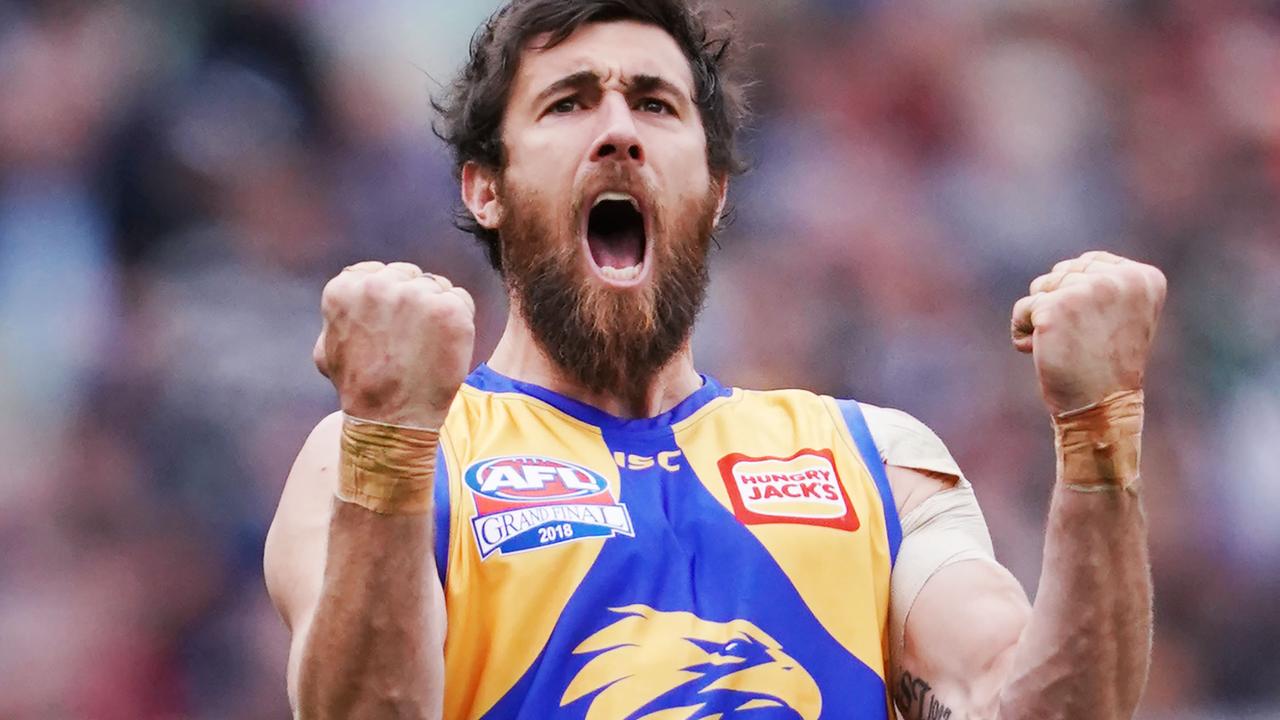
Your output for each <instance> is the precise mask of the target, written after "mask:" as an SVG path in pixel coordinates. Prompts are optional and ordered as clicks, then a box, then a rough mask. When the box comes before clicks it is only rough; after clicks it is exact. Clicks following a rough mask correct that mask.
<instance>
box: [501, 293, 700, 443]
mask: <svg viewBox="0 0 1280 720" xmlns="http://www.w3.org/2000/svg"><path fill="white" fill-rule="evenodd" d="M489 367H491V368H493V370H494V371H496V372H499V373H502V374H503V375H506V376H507V377H509V378H513V379H515V380H519V381H521V382H527V383H531V384H533V385H540V386H542V387H544V388H546V389H548V390H551V391H552V392H556V393H559V394H561V395H564V396H565V397H568V398H572V399H574V400H577V401H578V402H582V403H586V404H588V405H591V406H593V407H596V408H598V409H600V410H603V411H604V412H607V413H609V414H610V415H615V416H617V417H622V418H646V417H654V416H655V415H661V414H662V413H664V412H667V411H668V410H670V409H671V408H673V407H675V406H676V405H678V404H679V403H680V401H682V400H684V399H685V398H687V397H689V396H690V395H692V394H693V393H694V392H697V390H698V388H700V387H702V377H701V376H699V375H698V372H697V370H695V369H694V367H693V352H692V351H691V350H690V348H689V343H688V342H686V343H685V344H684V347H682V348H681V349H680V351H679V352H677V353H676V355H675V357H673V358H671V361H670V362H668V363H667V364H666V366H664V367H663V368H662V369H661V370H659V371H658V372H657V373H656V374H655V375H654V376H653V377H652V378H650V379H649V382H648V383H646V384H645V386H644V387H637V388H632V389H631V392H629V393H627V394H621V393H613V392H594V391H592V390H589V389H587V388H586V387H584V386H583V385H582V383H580V382H578V381H577V380H575V379H574V378H573V377H572V376H570V375H569V374H568V373H566V372H564V370H563V369H561V368H560V366H558V365H556V364H555V363H553V362H552V361H551V360H550V359H548V358H547V356H546V354H544V353H543V352H542V351H541V350H540V349H539V348H538V343H537V341H536V340H535V339H534V337H533V333H532V332H531V331H530V330H529V326H528V325H526V324H525V323H524V321H523V320H522V319H521V318H520V316H519V312H518V311H517V310H516V308H514V307H513V308H512V309H511V311H510V312H509V313H508V314H507V327H506V330H504V331H503V333H502V339H501V340H499V341H498V347H497V348H495V349H494V351H493V356H492V357H490V358H489Z"/></svg>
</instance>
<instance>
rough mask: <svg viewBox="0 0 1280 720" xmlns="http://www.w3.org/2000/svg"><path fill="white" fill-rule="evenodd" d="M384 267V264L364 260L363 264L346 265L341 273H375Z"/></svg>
mask: <svg viewBox="0 0 1280 720" xmlns="http://www.w3.org/2000/svg"><path fill="white" fill-rule="evenodd" d="M385 267H386V265H385V264H383V263H380V262H378V261H377V260H366V261H365V262H360V263H356V264H355V265H348V266H347V267H345V268H343V270H342V272H349V273H375V272H378V271H379V270H381V269H383V268H385Z"/></svg>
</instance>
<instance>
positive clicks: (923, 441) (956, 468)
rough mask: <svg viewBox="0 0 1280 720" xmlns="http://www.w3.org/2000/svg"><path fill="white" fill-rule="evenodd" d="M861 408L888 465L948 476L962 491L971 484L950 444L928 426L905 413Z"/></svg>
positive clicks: (867, 406) (875, 407)
mask: <svg viewBox="0 0 1280 720" xmlns="http://www.w3.org/2000/svg"><path fill="white" fill-rule="evenodd" d="M858 406H859V407H860V408H861V409H862V415H863V417H864V418H866V421H867V428H868V429H869V430H870V431H871V437H872V439H874V440H875V441H876V448H877V449H878V450H879V451H880V460H881V461H882V462H883V463H884V464H885V465H888V466H892V467H900V468H907V469H910V470H918V471H921V472H924V473H929V474H933V475H941V476H945V477H947V478H950V479H952V480H953V481H954V482H955V483H956V484H957V485H959V486H961V487H964V486H967V485H968V484H969V481H968V480H967V479H966V478H965V476H964V473H963V472H962V471H961V470H960V465H959V464H958V463H956V461H955V458H954V457H952V455H951V451H950V450H948V449H947V446H946V443H944V442H943V441H942V438H940V437H938V434H937V433H935V432H934V431H933V430H931V429H930V428H929V426H928V425H925V424H924V423H923V422H921V421H920V420H918V419H917V418H915V417H914V416H912V415H910V414H909V413H906V412H903V411H902V410H895V409H893V408H884V407H878V406H876V405H870V404H867V403H858Z"/></svg>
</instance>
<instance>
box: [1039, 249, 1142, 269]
mask: <svg viewBox="0 0 1280 720" xmlns="http://www.w3.org/2000/svg"><path fill="white" fill-rule="evenodd" d="M1123 262H1125V259H1124V258H1122V257H1120V256H1119V255H1116V254H1114V253H1109V252H1107V251H1105V250H1090V251H1089V252H1087V253H1085V254H1083V255H1081V256H1080V257H1077V258H1072V259H1070V260H1063V261H1062V262H1060V263H1058V264H1057V265H1054V266H1053V271H1054V272H1060V273H1069V272H1085V271H1087V270H1088V269H1089V266H1090V265H1095V264H1104V265H1119V264H1120V263H1123Z"/></svg>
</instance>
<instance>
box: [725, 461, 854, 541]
mask: <svg viewBox="0 0 1280 720" xmlns="http://www.w3.org/2000/svg"><path fill="white" fill-rule="evenodd" d="M718 464H719V467H720V475H721V477H722V478H723V479H724V485H725V489H726V490H728V492H729V500H730V501H731V502H732V503H733V513H734V515H737V517H738V519H739V520H741V521H742V522H743V523H745V524H747V525H759V524H765V523H798V524H802V525H820V526H823V527H829V528H835V529H837V530H847V531H849V532H853V531H855V530H857V529H858V527H859V525H860V523H859V522H858V514H857V513H856V512H854V509H853V503H852V502H851V501H850V500H849V494H848V493H846V492H845V489H844V483H842V482H841V481H840V475H839V474H838V473H837V472H836V462H835V457H834V456H833V455H832V453H831V451H830V450H808V449H806V450H801V451H800V452H798V453H796V454H794V455H792V456H790V457H770V456H765V457H751V456H748V455H742V454H740V453H733V454H731V455H726V456H724V457H722V458H720V462H719V463H718Z"/></svg>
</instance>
